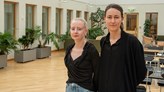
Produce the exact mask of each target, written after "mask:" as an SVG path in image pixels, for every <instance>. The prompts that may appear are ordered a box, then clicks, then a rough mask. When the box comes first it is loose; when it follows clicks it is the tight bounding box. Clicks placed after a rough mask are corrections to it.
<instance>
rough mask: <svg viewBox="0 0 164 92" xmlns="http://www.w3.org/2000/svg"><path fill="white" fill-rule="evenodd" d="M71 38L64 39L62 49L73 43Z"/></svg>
mask: <svg viewBox="0 0 164 92" xmlns="http://www.w3.org/2000/svg"><path fill="white" fill-rule="evenodd" d="M73 43H74V41H73V39H66V40H65V42H64V49H66V48H67V47H68V46H69V45H70V44H73Z"/></svg>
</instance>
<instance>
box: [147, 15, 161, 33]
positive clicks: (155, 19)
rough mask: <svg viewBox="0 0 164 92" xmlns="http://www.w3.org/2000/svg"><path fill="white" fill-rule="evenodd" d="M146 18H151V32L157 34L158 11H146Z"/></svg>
mask: <svg viewBox="0 0 164 92" xmlns="http://www.w3.org/2000/svg"><path fill="white" fill-rule="evenodd" d="M146 19H149V20H150V33H151V34H154V35H157V23H158V13H156V12H154V13H146Z"/></svg>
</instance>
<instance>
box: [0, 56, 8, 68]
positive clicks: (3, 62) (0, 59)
mask: <svg viewBox="0 0 164 92" xmlns="http://www.w3.org/2000/svg"><path fill="white" fill-rule="evenodd" d="M6 66H7V55H0V68H4V67H6Z"/></svg>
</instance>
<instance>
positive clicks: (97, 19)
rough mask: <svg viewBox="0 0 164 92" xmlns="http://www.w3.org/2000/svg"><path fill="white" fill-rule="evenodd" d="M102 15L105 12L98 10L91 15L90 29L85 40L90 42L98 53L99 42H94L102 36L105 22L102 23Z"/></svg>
mask: <svg viewBox="0 0 164 92" xmlns="http://www.w3.org/2000/svg"><path fill="white" fill-rule="evenodd" d="M104 14H105V12H104V11H103V10H101V9H100V8H97V11H96V12H93V13H91V15H90V20H91V28H89V30H88V35H87V38H88V39H89V40H88V41H89V42H91V43H92V44H93V45H95V47H96V48H97V50H98V51H100V50H101V48H100V45H99V44H100V40H96V38H97V37H98V36H102V35H104V30H105V29H106V27H105V26H104V25H105V22H104Z"/></svg>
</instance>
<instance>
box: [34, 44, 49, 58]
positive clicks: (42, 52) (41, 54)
mask: <svg viewBox="0 0 164 92" xmlns="http://www.w3.org/2000/svg"><path fill="white" fill-rule="evenodd" d="M49 56H51V47H48V46H47V47H43V48H36V57H37V58H45V57H49Z"/></svg>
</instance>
